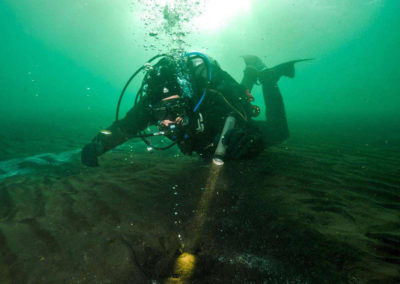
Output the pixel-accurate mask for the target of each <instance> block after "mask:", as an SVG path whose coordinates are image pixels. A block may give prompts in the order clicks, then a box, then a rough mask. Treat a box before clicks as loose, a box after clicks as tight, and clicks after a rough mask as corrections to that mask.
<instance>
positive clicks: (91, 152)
mask: <svg viewBox="0 0 400 284" xmlns="http://www.w3.org/2000/svg"><path fill="white" fill-rule="evenodd" d="M81 160H82V164H84V165H85V166H88V167H98V166H99V162H98V160H97V151H96V145H95V144H94V143H89V144H87V145H85V147H83V149H82V153H81Z"/></svg>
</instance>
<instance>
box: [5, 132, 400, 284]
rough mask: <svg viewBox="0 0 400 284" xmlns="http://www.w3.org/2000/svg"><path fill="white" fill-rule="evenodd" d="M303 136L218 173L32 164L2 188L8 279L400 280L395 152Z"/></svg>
mask: <svg viewBox="0 0 400 284" xmlns="http://www.w3.org/2000/svg"><path fill="white" fill-rule="evenodd" d="M300 134H301V132H297V133H296V132H295V133H294V134H293V136H294V138H293V139H292V140H290V141H289V142H287V143H285V144H282V145H280V146H278V147H274V148H271V149H269V150H267V151H265V152H264V153H263V155H262V156H260V157H259V158H257V159H255V160H252V161H239V162H231V163H226V165H225V166H224V167H223V169H222V170H221V171H219V172H218V173H215V171H214V170H212V168H211V167H210V165H209V163H206V162H203V161H200V160H198V159H197V158H195V157H193V158H191V157H182V156H178V157H177V152H175V151H169V152H168V153H154V154H149V153H145V152H144V151H143V150H142V149H143V148H140V147H138V146H135V145H133V148H134V149H135V150H134V151H133V152H130V151H129V149H130V147H125V148H122V149H119V150H116V151H114V152H112V153H108V154H107V155H105V156H104V157H102V158H101V160H100V163H101V167H99V168H95V169H89V168H84V167H82V166H81V165H80V163H79V155H78V154H74V155H72V160H71V161H70V162H68V163H64V164H62V165H55V164H54V163H53V162H52V161H51V160H49V163H48V164H34V163H33V164H32V163H31V164H29V163H28V164H24V165H23V166H24V167H26V168H30V169H33V170H34V171H32V172H30V173H29V174H25V175H18V176H13V177H8V178H4V179H2V180H0V189H1V190H0V205H1V206H0V251H1V254H0V255H1V257H0V282H1V283H26V282H31V283H59V282H67V283H145V282H146V281H151V280H154V281H158V282H161V281H166V280H168V281H169V283H176V282H177V281H178V279H179V278H180V279H181V280H182V279H183V280H185V279H186V280H187V279H190V280H187V282H188V283H260V282H261V283H262V282H264V283H398V282H399V281H400V273H399V267H400V258H399V255H400V250H399V247H400V242H399V239H400V226H399V221H400V220H399V219H400V213H399V212H400V210H399V209H400V205H399V204H400V202H399V201H400V191H399V189H400V181H399V176H400V167H399V164H400V153H399V152H398V151H397V148H396V147H394V146H391V145H388V143H386V142H382V143H381V142H379V141H378V142H376V144H373V143H372V144H371V143H368V144H360V143H350V142H349V141H346V140H340V139H339V140H336V141H333V140H332V141H331V140H324V139H323V138H321V137H316V136H313V135H311V134H307V135H305V136H304V137H303V136H301V135H300ZM299 137H300V138H301V139H300V138H299ZM40 141H41V142H42V143H45V142H44V141H43V140H40ZM74 143H77V142H76V140H75V142H74ZM379 143H381V144H379ZM74 146H75V145H74ZM211 177H213V178H211ZM182 252H188V253H190V254H191V255H193V259H192V260H193V261H190V262H188V263H190V264H191V265H187V266H188V267H189V268H188V269H190V270H191V271H190V272H188V274H187V275H186V276H185V277H186V278H185V277H184V276H182V275H180V274H179V273H177V272H176V266H177V259H179V257H180V254H181V253H182ZM186 280H185V281H186ZM183 282H184V281H183ZM155 283H157V282H155Z"/></svg>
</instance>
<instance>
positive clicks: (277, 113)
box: [262, 82, 290, 145]
mask: <svg viewBox="0 0 400 284" xmlns="http://www.w3.org/2000/svg"><path fill="white" fill-rule="evenodd" d="M262 92H263V96H264V102H265V107H266V128H264V129H265V131H266V136H267V137H266V139H267V144H269V145H275V144H279V143H281V142H283V141H285V140H286V139H288V138H289V135H290V134H289V127H288V123H287V119H286V112H285V106H284V103H283V98H282V94H281V91H280V90H279V87H278V84H277V83H273V82H265V83H263V84H262Z"/></svg>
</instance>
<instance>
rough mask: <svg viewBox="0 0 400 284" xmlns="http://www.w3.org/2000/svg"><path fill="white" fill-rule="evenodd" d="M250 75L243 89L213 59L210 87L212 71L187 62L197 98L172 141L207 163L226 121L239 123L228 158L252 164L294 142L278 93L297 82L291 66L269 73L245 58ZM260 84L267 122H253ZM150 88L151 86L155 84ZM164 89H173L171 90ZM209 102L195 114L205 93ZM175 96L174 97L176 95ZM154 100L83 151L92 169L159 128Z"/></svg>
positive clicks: (229, 143) (197, 61)
mask: <svg viewBox="0 0 400 284" xmlns="http://www.w3.org/2000/svg"><path fill="white" fill-rule="evenodd" d="M244 59H245V61H246V69H245V70H244V77H243V80H242V82H241V84H239V83H237V82H236V81H235V80H234V79H233V78H232V77H231V76H230V75H229V74H228V73H227V72H225V71H223V70H222V69H221V68H220V66H219V65H218V63H217V62H216V61H214V60H212V59H208V63H209V65H211V72H212V78H211V81H209V82H207V66H206V64H205V62H204V60H202V59H201V58H193V59H189V60H188V62H189V63H188V66H189V68H188V70H189V72H190V76H189V77H190V81H191V82H190V83H191V88H192V92H193V97H192V99H191V100H190V102H189V103H188V111H187V112H186V120H187V121H188V123H187V126H186V127H184V130H183V131H181V132H180V133H179V134H176V133H174V134H172V135H167V137H169V138H170V139H171V140H173V141H175V142H176V143H177V146H178V147H179V148H180V150H181V151H182V152H183V153H184V154H192V152H196V153H198V154H199V155H200V156H202V157H204V158H208V157H211V156H212V155H213V153H214V152H215V149H216V147H217V143H218V141H219V138H220V135H221V132H222V129H223V127H224V123H225V119H226V117H227V116H228V115H233V116H235V118H236V121H237V123H236V125H235V128H234V129H233V130H231V131H229V132H228V133H226V135H225V140H224V144H226V145H227V158H231V159H240V158H251V157H254V156H256V155H257V154H259V153H260V152H262V151H263V149H264V148H265V147H266V146H271V145H274V144H278V143H280V142H282V141H284V140H286V139H287V138H288V137H289V130H288V125H287V120H286V115H285V109H284V104H283V100H282V95H281V93H280V90H279V88H278V85H277V83H278V81H279V79H280V77H281V76H288V77H294V63H296V62H297V61H292V62H288V63H284V64H281V65H278V66H276V67H274V68H271V69H268V68H266V67H265V65H264V64H263V63H262V62H261V60H260V59H259V58H257V57H255V56H244ZM257 81H259V82H260V83H261V85H262V90H263V96H264V101H265V104H266V122H265V121H254V120H252V119H251V116H252V114H253V110H254V109H253V107H252V105H251V104H250V101H251V99H252V96H251V94H250V91H251V89H252V87H253V85H254V84H255V83H256V82H257ZM150 84H151V83H150ZM165 86H168V88H166V87H165ZM165 86H164V85H160V86H158V87H157V88H155V90H157V91H156V92H157V93H161V92H162V91H163V90H166V89H167V90H168V89H171V88H173V87H171V88H170V87H169V83H168V82H166V83H165ZM205 89H206V90H207V93H206V95H205V97H204V100H203V101H202V102H201V103H200V104H199V105H198V106H197V107H198V108H197V109H196V110H195V111H193V109H194V108H195V104H196V103H197V102H198V101H199V100H200V97H201V96H202V93H203V92H204V90H205ZM171 94H173V93H171ZM153 103H154V100H152V98H151V97H150V95H145V96H144V97H143V98H142V99H141V100H140V101H139V102H138V103H137V104H136V105H135V106H134V107H133V108H132V109H131V110H130V111H129V112H128V113H127V115H126V116H125V118H123V119H121V120H118V121H115V122H114V123H113V124H112V125H111V126H110V127H108V128H107V131H102V132H101V133H99V134H98V135H97V136H96V137H95V138H94V139H93V140H92V142H91V143H89V144H87V145H86V146H85V147H84V148H83V150H82V162H83V164H85V165H88V166H97V165H98V164H97V157H98V156H100V155H102V154H103V153H105V152H107V151H109V150H110V149H113V148H114V147H116V146H118V145H120V144H122V143H124V142H125V141H127V140H128V139H131V138H132V137H137V135H138V133H139V132H140V131H142V130H144V129H145V128H147V127H148V126H149V125H155V124H157V123H158V122H157V118H155V117H154V116H153V115H152V111H151V106H152V105H153Z"/></svg>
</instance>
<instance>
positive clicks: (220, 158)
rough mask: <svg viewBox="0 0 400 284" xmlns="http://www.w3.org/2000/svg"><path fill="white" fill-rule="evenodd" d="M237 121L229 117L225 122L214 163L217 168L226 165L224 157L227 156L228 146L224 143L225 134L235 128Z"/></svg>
mask: <svg viewBox="0 0 400 284" xmlns="http://www.w3.org/2000/svg"><path fill="white" fill-rule="evenodd" d="M235 123H236V119H235V117H234V116H233V115H229V116H228V117H227V118H226V120H225V125H224V128H223V130H222V133H221V138H219V142H218V146H217V149H216V150H215V153H214V158H213V163H214V164H215V165H217V166H222V165H223V164H224V157H225V154H226V145H225V144H224V143H223V142H222V141H223V139H224V138H225V134H226V133H227V132H228V131H229V130H231V129H233V128H234V127H235Z"/></svg>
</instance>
